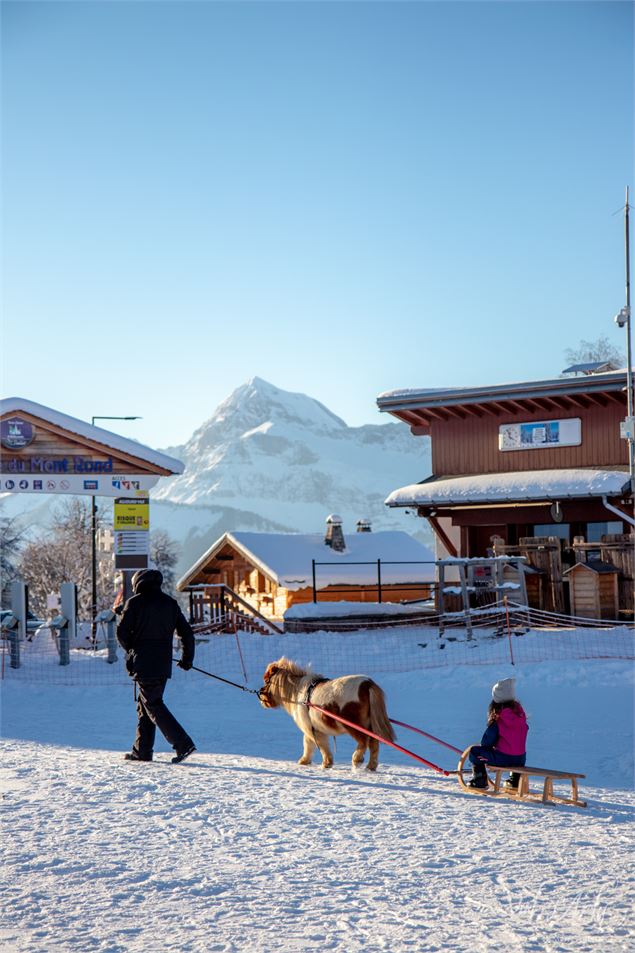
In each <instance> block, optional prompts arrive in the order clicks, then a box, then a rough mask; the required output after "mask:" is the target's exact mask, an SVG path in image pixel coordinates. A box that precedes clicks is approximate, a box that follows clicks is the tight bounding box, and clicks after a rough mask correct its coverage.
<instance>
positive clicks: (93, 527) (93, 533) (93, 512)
mask: <svg viewBox="0 0 635 953" xmlns="http://www.w3.org/2000/svg"><path fill="white" fill-rule="evenodd" d="M142 419H143V418H142V417H111V416H102V415H97V416H95V417H91V419H90V420H91V424H92V426H93V427H94V426H95V421H96V420H142ZM91 501H92V503H91V509H90V537H91V580H92V589H91V634H92V637H93V642H94V641H95V635H96V633H97V626H96V623H95V614H96V612H97V501H96V497H95V494H94V493H93V495H92V497H91Z"/></svg>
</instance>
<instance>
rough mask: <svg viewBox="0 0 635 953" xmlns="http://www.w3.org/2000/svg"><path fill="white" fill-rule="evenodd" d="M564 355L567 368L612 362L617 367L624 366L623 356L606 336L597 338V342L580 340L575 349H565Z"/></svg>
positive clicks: (624, 359)
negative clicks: (576, 365) (596, 362)
mask: <svg viewBox="0 0 635 953" xmlns="http://www.w3.org/2000/svg"><path fill="white" fill-rule="evenodd" d="M564 355H565V360H566V361H567V364H568V366H572V365H573V364H590V363H591V362H592V361H612V363H613V364H615V365H616V366H617V367H624V366H625V364H626V358H625V357H624V355H623V354H622V353H621V351H620V350H619V348H617V347H615V345H614V344H611V342H610V341H609V339H608V338H607V337H606V336H602V337H599V338H598V339H597V341H584V340H581V341H580V343H579V344H578V346H577V348H571V347H569V348H567V350H566V351H565V352H564Z"/></svg>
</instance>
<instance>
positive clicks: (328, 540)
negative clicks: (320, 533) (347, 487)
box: [324, 513, 346, 553]
mask: <svg viewBox="0 0 635 953" xmlns="http://www.w3.org/2000/svg"><path fill="white" fill-rule="evenodd" d="M324 545H325V546H330V547H331V549H334V550H335V552H336V553H342V552H344V550H345V549H346V543H345V542H344V533H343V532H342V517H341V516H337V514H336V513H332V514H331V515H330V516H327V517H326V535H325V537H324Z"/></svg>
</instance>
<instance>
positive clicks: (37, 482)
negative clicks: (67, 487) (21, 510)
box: [33, 480, 42, 490]
mask: <svg viewBox="0 0 635 953" xmlns="http://www.w3.org/2000/svg"><path fill="white" fill-rule="evenodd" d="M33 489H34V490H41V489H42V481H41V480H34V481H33Z"/></svg>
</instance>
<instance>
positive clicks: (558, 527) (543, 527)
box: [534, 523, 604, 543]
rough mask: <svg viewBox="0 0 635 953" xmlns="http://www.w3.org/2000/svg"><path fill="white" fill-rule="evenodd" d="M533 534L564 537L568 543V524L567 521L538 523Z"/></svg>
mask: <svg viewBox="0 0 635 953" xmlns="http://www.w3.org/2000/svg"><path fill="white" fill-rule="evenodd" d="M603 525H604V524H603ZM534 536H557V537H558V539H564V541H565V542H566V543H568V542H569V524H568V523H538V524H537V525H536V526H534Z"/></svg>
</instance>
